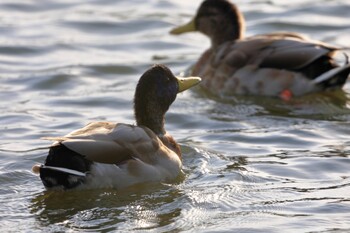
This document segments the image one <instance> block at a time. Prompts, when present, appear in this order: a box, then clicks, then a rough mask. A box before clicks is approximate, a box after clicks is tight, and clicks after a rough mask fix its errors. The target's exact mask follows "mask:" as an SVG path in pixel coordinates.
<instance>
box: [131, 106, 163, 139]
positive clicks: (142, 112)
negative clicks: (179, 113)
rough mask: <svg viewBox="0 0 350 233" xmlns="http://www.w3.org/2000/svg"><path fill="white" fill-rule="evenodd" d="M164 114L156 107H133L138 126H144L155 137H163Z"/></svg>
mask: <svg viewBox="0 0 350 233" xmlns="http://www.w3.org/2000/svg"><path fill="white" fill-rule="evenodd" d="M164 115H165V113H163V111H161V110H160V109H159V108H158V107H157V106H153V107H150V106H143V108H137V106H135V118H136V124H137V125H138V126H146V127H147V128H149V129H150V130H152V131H153V132H154V133H155V134H157V135H164V134H165V133H166V132H165V128H164V124H165V119H164Z"/></svg>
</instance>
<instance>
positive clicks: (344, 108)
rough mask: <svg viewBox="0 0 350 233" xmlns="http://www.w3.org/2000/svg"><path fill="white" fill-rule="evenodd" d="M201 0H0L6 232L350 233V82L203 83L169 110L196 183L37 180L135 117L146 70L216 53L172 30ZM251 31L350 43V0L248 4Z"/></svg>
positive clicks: (1, 192)
mask: <svg viewBox="0 0 350 233" xmlns="http://www.w3.org/2000/svg"><path fill="white" fill-rule="evenodd" d="M200 2H201V1H198V0H196V1H185V0H183V1H175V0H164V1H161V0H148V1H140V0H132V1H126V0H120V1H112V0H102V1H100V0H89V1H83V0H74V1H72V0H70V1H67V0H48V1H43V2H40V1H35V0H25V1H22V0H4V1H2V2H1V3H0V32H1V33H0V72H1V73H0V81H1V85H0V99H1V102H0V112H1V115H0V135H1V137H0V169H1V170H0V228H1V230H2V231H3V232H11V231H13V232H18V231H22V232H42V231H43V232H48V231H50V232H57V231H73V232H74V231H101V232H108V231H144V230H149V231H155V232H167V231H172V232H178V231H195V232H205V231H207V232H214V231H217V232H222V231H228V232H233V231H235V232H347V231H350V173H349V171H350V169H349V168H350V159H349V154H350V140H349V135H350V127H349V126H350V85H349V84H347V85H346V86H345V88H344V91H338V92H333V93H326V94H323V95H320V94H315V95H311V96H306V97H303V98H298V99H294V100H292V101H290V102H288V103H286V102H282V101H280V100H276V99H270V98H254V97H235V98H231V99H216V98H215V97H213V96H210V95H209V94H208V93H205V92H203V91H202V90H200V89H199V88H197V89H194V90H192V91H190V92H187V93H183V94H181V95H179V96H178V99H177V100H176V102H175V103H174V105H173V106H172V107H171V109H170V111H169V113H168V114H167V130H168V132H169V133H171V134H172V135H173V136H174V137H175V138H176V139H177V140H178V142H179V143H180V144H181V147H182V150H183V154H184V155H183V157H184V171H185V177H182V179H179V180H178V181H176V182H175V183H173V184H148V185H138V186H135V187H130V188H127V189H124V190H90V191H70V192H47V191H45V190H44V188H43V185H42V183H41V181H40V179H39V178H38V177H37V176H36V175H34V174H33V173H32V172H31V167H32V165H33V164H35V163H42V162H43V161H44V159H45V157H46V153H47V147H48V146H49V145H50V142H47V141H45V140H42V139H40V138H41V137H47V136H61V135H64V134H66V133H68V132H70V131H71V130H73V129H77V128H78V127H81V126H83V125H85V124H86V123H88V122H90V121H95V120H109V121H122V122H126V123H133V122H134V120H133V112H132V97H133V92H134V87H135V84H136V82H137V80H138V78H139V77H140V75H141V74H142V73H143V71H144V70H145V69H146V68H147V67H149V66H150V65H151V64H153V63H165V64H167V65H168V66H169V67H170V68H171V69H172V70H173V71H174V73H177V74H178V73H181V72H184V71H186V69H187V68H188V67H189V66H190V65H191V64H192V63H193V62H194V61H195V60H196V59H197V58H198V56H199V55H200V54H201V52H202V51H203V50H204V49H205V48H207V47H208V46H209V42H208V41H207V39H206V38H205V37H204V36H201V35H199V34H188V35H183V36H179V37H174V36H171V35H169V34H168V31H169V30H170V29H171V28H172V26H173V25H178V24H179V23H181V22H186V21H188V20H189V18H190V17H191V16H192V15H193V14H194V11H195V9H196V8H197V6H198V5H199V4H200ZM238 4H239V6H240V8H241V9H242V11H243V12H244V14H245V15H246V19H247V26H248V29H247V34H248V35H252V34H257V33H263V32H271V31H276V30H290V31H297V32H301V33H304V34H306V35H308V36H310V37H312V38H314V39H321V40H324V41H326V42H329V43H334V44H337V45H340V46H349V41H350V21H349V18H350V2H349V1H340V0H338V1H330V0H328V1H326V0H324V1H318V2H317V3H315V2H314V1H311V0H303V1H301V0H298V1H288V2H287V1H259V0H256V1H253V0H251V1H243V0H241V1H238Z"/></svg>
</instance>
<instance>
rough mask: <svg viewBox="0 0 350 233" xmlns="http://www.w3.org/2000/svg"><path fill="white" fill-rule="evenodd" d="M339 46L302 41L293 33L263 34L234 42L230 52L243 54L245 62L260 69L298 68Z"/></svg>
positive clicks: (334, 50) (302, 39)
mask: <svg viewBox="0 0 350 233" xmlns="http://www.w3.org/2000/svg"><path fill="white" fill-rule="evenodd" d="M338 49H339V48H337V47H334V46H331V45H327V44H325V43H322V42H318V41H311V40H306V39H305V38H303V37H297V35H295V36H294V34H292V35H289V34H278V33H272V34H265V35H260V36H255V37H250V38H247V39H246V40H242V41H236V42H235V43H233V44H232V47H231V51H236V52H240V53H242V54H244V55H245V56H246V58H247V60H246V64H245V65H256V66H257V67H260V68H276V69H288V70H298V69H301V68H303V67H306V66H308V65H309V64H311V63H312V62H314V61H315V60H317V59H318V58H321V57H322V56H326V57H328V58H329V59H332V56H333V55H334V53H335V52H336V51H337V50H338Z"/></svg>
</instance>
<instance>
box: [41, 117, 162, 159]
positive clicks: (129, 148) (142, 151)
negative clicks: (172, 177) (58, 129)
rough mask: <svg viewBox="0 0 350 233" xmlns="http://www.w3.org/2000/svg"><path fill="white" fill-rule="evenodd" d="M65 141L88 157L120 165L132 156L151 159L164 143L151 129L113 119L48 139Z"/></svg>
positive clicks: (66, 144)
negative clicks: (114, 121)
mask: <svg viewBox="0 0 350 233" xmlns="http://www.w3.org/2000/svg"><path fill="white" fill-rule="evenodd" d="M45 139H49V140H53V141H55V142H54V144H53V146H55V145H57V144H63V145H64V146H66V147H68V148H69V149H70V150H73V151H75V152H77V153H79V154H80V155H82V156H84V157H85V158H86V159H88V160H90V161H94V162H99V163H108V164H120V163H123V162H125V161H126V160H129V159H131V158H138V159H140V160H142V161H147V162H149V161H151V160H152V158H153V157H154V156H155V155H154V154H156V152H157V151H158V150H159V147H160V146H161V144H162V142H161V141H160V140H159V139H158V137H157V136H156V135H155V134H154V133H153V132H152V131H151V130H150V129H148V128H145V127H139V126H134V125H128V124H122V123H110V122H93V123H90V124H88V125H86V126H85V127H83V128H81V129H79V130H76V131H73V132H71V133H69V134H67V135H65V136H64V137H54V138H45Z"/></svg>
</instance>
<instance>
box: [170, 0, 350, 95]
mask: <svg viewBox="0 0 350 233" xmlns="http://www.w3.org/2000/svg"><path fill="white" fill-rule="evenodd" d="M189 31H199V32H201V33H203V34H205V35H206V36H208V37H209V38H210V40H211V48H209V49H208V50H207V51H205V52H204V53H203V55H202V56H201V57H200V59H199V60H198V62H197V63H196V64H195V65H194V67H193V70H192V75H198V76H201V77H202V79H203V81H202V83H201V85H202V86H203V87H204V88H206V89H208V90H209V91H211V92H212V93H214V94H218V95H232V94H239V95H263V96H280V95H281V93H283V92H284V91H285V90H288V91H289V92H290V93H291V94H292V95H294V96H301V95H304V94H307V93H311V92H317V91H323V90H327V89H333V88H341V87H342V86H343V85H344V83H345V82H346V80H347V77H348V75H349V73H350V65H349V64H348V59H347V56H346V55H345V54H344V55H343V54H341V53H339V54H338V55H340V56H338V57H336V54H337V52H338V51H339V50H340V48H338V47H336V46H332V45H328V44H326V43H323V42H320V41H314V40H310V39H308V38H306V37H304V36H302V35H299V34H296V33H291V32H275V33H270V34H263V35H257V36H252V37H248V38H243V34H244V18H243V15H242V14H241V13H240V12H239V10H238V8H237V7H236V6H235V5H234V4H232V3H230V2H229V1H227V0H206V1H204V2H203V3H202V4H201V6H200V7H199V9H198V11H197V14H196V16H195V17H194V19H193V20H192V21H191V22H190V23H188V24H186V25H184V26H180V27H178V28H175V29H173V30H172V31H171V33H172V34H181V33H185V32H189ZM342 55H343V56H342ZM337 58H341V59H342V60H343V64H339V63H338V62H337Z"/></svg>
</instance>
